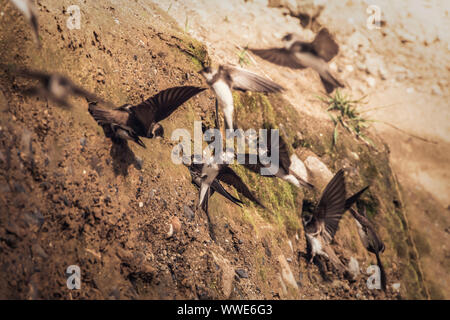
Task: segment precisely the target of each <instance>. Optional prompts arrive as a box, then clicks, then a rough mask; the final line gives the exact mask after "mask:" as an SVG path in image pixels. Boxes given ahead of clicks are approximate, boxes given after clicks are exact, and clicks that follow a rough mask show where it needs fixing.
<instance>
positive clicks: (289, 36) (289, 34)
mask: <svg viewBox="0 0 450 320" xmlns="http://www.w3.org/2000/svg"><path fill="white" fill-rule="evenodd" d="M293 36H294V34H293V33H288V34H286V35H285V36H284V37H283V38H281V40H282V41H291V40H292V38H293Z"/></svg>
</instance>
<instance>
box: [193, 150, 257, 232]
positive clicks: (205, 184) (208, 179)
mask: <svg viewBox="0 0 450 320" xmlns="http://www.w3.org/2000/svg"><path fill="white" fill-rule="evenodd" d="M215 181H218V182H223V183H225V184H227V185H229V186H232V187H233V188H235V189H236V191H237V192H239V193H240V194H242V195H243V196H244V197H246V198H247V199H249V200H250V201H252V202H254V203H255V204H257V205H258V206H260V207H261V208H263V209H265V208H266V207H265V206H264V205H263V204H262V203H261V202H260V201H259V200H258V198H256V196H255V195H253V193H252V192H251V191H250V189H249V188H248V187H247V185H246V184H245V183H244V181H242V179H241V178H240V177H239V176H238V175H237V174H236V172H234V171H233V169H231V168H230V167H229V165H228V164H218V163H217V162H216V161H215V159H214V157H211V158H209V159H208V160H207V161H205V162H204V163H203V164H201V174H200V182H201V184H200V192H199V204H198V206H199V207H202V209H206V210H205V212H206V214H207V217H208V222H209V230H210V234H211V237H212V238H213V239H215V233H214V229H213V225H212V223H211V219H210V216H209V212H208V211H207V208H208V203H207V202H208V200H209V197H210V196H211V194H212V193H211V188H212V187H213V186H216V184H215ZM213 188H215V187H213Z"/></svg>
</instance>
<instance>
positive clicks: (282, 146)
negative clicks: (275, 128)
mask: <svg viewBox="0 0 450 320" xmlns="http://www.w3.org/2000/svg"><path fill="white" fill-rule="evenodd" d="M266 145H267V149H266V153H265V154H264V153H263V154H261V153H259V152H258V155H257V157H256V163H255V164H251V163H250V154H248V153H246V154H245V155H244V156H245V163H242V165H243V166H244V167H246V168H247V169H249V170H251V171H253V172H255V173H258V174H261V170H262V168H269V167H270V165H271V164H270V163H267V164H263V163H262V162H261V156H263V155H265V157H268V158H272V152H274V153H275V154H278V159H279V161H278V170H277V172H276V173H275V174H271V175H262V176H263V177H278V178H280V179H283V180H285V181H287V182H289V183H291V184H293V185H294V186H296V187H297V188H300V187H301V186H302V187H306V188H308V189H314V186H313V185H312V184H311V183H309V182H307V181H305V180H303V179H302V178H301V177H299V176H298V175H297V174H296V173H295V172H294V171H293V170H292V169H291V165H292V162H291V158H290V156H289V148H288V146H287V144H286V142H285V141H284V139H283V138H282V137H281V136H279V139H278V141H276V142H275V145H272V131H271V128H269V129H268V130H267V142H266ZM272 147H273V148H272ZM259 150H261V143H260V148H259Z"/></svg>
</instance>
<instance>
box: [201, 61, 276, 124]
mask: <svg viewBox="0 0 450 320" xmlns="http://www.w3.org/2000/svg"><path fill="white" fill-rule="evenodd" d="M199 73H200V74H201V75H202V76H203V77H204V78H205V79H206V83H207V84H208V85H209V86H210V87H211V89H212V90H213V91H214V93H215V94H216V97H217V102H218V104H217V105H218V106H219V107H220V108H221V109H222V111H223V113H224V117H225V125H226V128H227V129H234V127H233V111H234V104H233V94H232V92H231V91H232V90H240V91H254V92H264V93H273V92H280V91H282V90H284V88H283V87H282V86H280V85H278V84H276V83H275V82H273V81H272V80H269V79H266V78H263V77H261V76H259V75H257V74H255V73H253V72H250V71H247V70H244V69H242V68H239V67H235V66H231V65H220V66H219V68H218V69H217V70H213V69H212V68H211V67H206V68H204V69H202V70H201V71H200V72H199ZM217 105H216V107H217ZM216 109H217V108H216Z"/></svg>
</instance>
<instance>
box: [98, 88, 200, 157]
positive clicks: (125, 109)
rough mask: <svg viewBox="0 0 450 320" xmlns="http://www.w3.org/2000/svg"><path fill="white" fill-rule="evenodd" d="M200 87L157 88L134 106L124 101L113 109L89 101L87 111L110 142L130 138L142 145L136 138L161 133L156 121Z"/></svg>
mask: <svg viewBox="0 0 450 320" xmlns="http://www.w3.org/2000/svg"><path fill="white" fill-rule="evenodd" d="M203 90H205V88H199V87H194V86H182V87H173V88H169V89H166V90H163V91H160V92H159V93H158V94H156V95H154V96H153V97H151V98H149V99H147V100H145V101H143V102H141V103H140V104H138V105H134V106H133V105H131V104H125V105H123V106H121V107H118V108H116V109H106V108H102V107H99V106H98V105H97V103H95V102H90V103H89V113H90V114H91V115H92V117H93V118H94V119H95V120H96V121H97V122H98V124H99V125H101V126H102V127H103V130H104V132H105V135H106V137H108V138H111V140H113V142H120V141H123V140H132V141H134V142H136V143H137V144H139V145H140V146H142V147H144V148H145V144H144V143H143V142H142V140H141V139H140V137H144V138H153V137H154V136H163V134H164V129H163V127H162V126H161V124H159V122H160V121H162V120H164V119H166V118H167V117H169V116H170V115H171V114H172V113H173V112H174V111H175V110H176V109H177V108H178V107H179V106H181V105H182V104H183V103H184V102H186V101H187V100H189V99H190V98H192V97H193V96H195V95H196V94H198V93H200V92H202V91H203Z"/></svg>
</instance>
